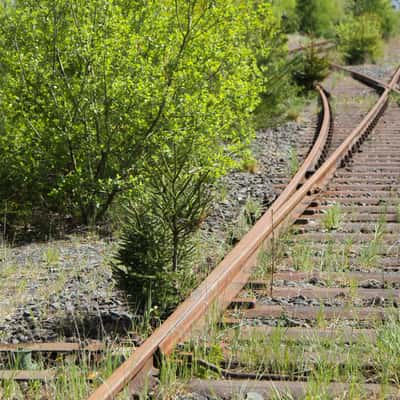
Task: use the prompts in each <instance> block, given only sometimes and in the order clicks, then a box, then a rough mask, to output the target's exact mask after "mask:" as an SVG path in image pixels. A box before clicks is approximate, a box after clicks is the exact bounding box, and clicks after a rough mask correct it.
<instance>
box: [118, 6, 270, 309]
mask: <svg viewBox="0 0 400 400" xmlns="http://www.w3.org/2000/svg"><path fill="white" fill-rule="evenodd" d="M175 5H176V6H178V8H176V14H173V15H174V16H175V17H174V19H172V21H175V23H176V25H175V26H174V25H172V27H173V28H172V29H171V27H170V28H169V35H170V37H171V36H172V37H171V40H172V43H174V42H176V41H177V40H178V39H179V37H181V35H183V36H186V37H187V42H186V46H187V50H186V51H185V52H184V54H183V58H182V63H181V66H180V69H179V73H178V74H177V75H176V79H177V80H178V79H179V82H176V91H175V94H174V96H173V97H172V98H171V102H170V107H169V108H166V109H165V112H164V115H163V123H164V125H163V127H162V130H160V133H161V134H160V135H159V136H158V137H157V144H158V147H157V149H156V151H154V152H153V153H152V154H151V156H150V157H148V158H147V159H146V160H145V161H144V163H143V171H142V172H143V174H142V177H141V184H142V186H143V190H141V192H140V194H141V195H140V196H135V194H134V195H133V196H132V198H133V200H132V202H131V203H130V206H129V209H130V211H129V215H133V216H134V218H130V220H129V221H128V222H127V224H126V225H125V228H124V230H123V236H122V242H121V247H120V249H119V251H118V255H117V260H118V263H117V265H116V266H115V267H114V272H115V276H116V277H117V280H118V282H119V283H120V286H121V287H123V288H124V289H125V290H127V291H128V292H129V293H130V294H131V295H132V298H133V299H134V301H135V303H136V304H137V305H139V306H140V307H144V308H146V307H148V304H147V302H148V301H150V300H151V302H152V305H156V306H157V307H158V308H159V310H160V311H161V312H162V313H163V314H164V313H166V312H168V311H169V310H170V309H171V308H172V307H173V306H174V304H176V303H177V302H178V301H179V300H181V299H182V297H184V295H185V294H186V293H187V288H188V286H189V287H190V285H189V283H190V282H192V281H193V279H194V278H195V276H194V275H193V265H192V264H191V263H190V259H191V255H192V252H193V250H194V247H193V234H194V232H195V231H196V230H197V229H198V227H199V226H200V223H201V221H202V220H203V219H204V217H205V216H206V213H207V209H208V207H209V206H210V203H211V200H212V197H211V194H210V193H211V192H210V188H211V187H212V185H213V184H214V183H215V181H216V180H217V179H218V178H219V177H220V176H221V175H222V174H223V173H224V172H225V171H226V170H227V169H229V168H230V167H232V166H233V165H234V162H233V159H234V158H236V159H237V158H238V156H239V151H241V150H242V149H243V148H244V147H247V144H248V142H249V140H250V138H251V137H252V134H253V128H252V123H251V121H252V118H253V117H252V113H253V111H254V109H255V107H256V106H257V104H258V102H259V100H260V98H259V94H260V92H261V91H263V90H264V85H265V84H266V82H267V75H268V72H271V70H272V64H273V62H272V58H271V59H270V58H269V56H270V54H271V52H272V49H271V47H272V45H273V43H275V42H274V40H275V39H274V38H275V34H276V32H275V30H274V29H276V28H275V27H277V24H276V22H275V19H274V17H273V16H272V12H271V9H270V7H269V6H267V5H265V4H262V3H259V4H258V2H254V3H252V4H250V5H249V4H248V3H244V2H243V3H240V4H237V2H236V1H232V2H226V1H225V2H223V3H222V2H221V3H216V2H214V1H209V2H204V1H191V2H180V3H179V2H178V3H176V4H175ZM169 14H171V11H169ZM184 29H186V30H184ZM174 35H176V37H175V39H174ZM189 66H190V68H189ZM174 87H175V86H174ZM141 232H146V233H145V234H143V235H142V233H141ZM141 237H143V243H142V244H139V243H141ZM147 237H151V238H153V239H154V240H152V241H150V242H149V241H148V239H147ZM160 237H161V238H162V239H160ZM156 239H157V240H156ZM160 241H162V243H163V246H161V247H160V249H157V250H155V249H154V247H156V243H159V242H160ZM152 242H153V243H152ZM148 246H150V247H151V249H149V251H146V248H147V247H148ZM155 252H156V254H157V256H155V255H154V254H155ZM147 255H148V257H149V258H147ZM155 258H156V260H158V261H159V262H158V261H152V260H154V259H155ZM157 271H158V272H157ZM139 288H141V289H139ZM161 288H163V289H161ZM138 293H139V294H140V295H139V298H138Z"/></svg>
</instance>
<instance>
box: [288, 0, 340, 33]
mask: <svg viewBox="0 0 400 400" xmlns="http://www.w3.org/2000/svg"><path fill="white" fill-rule="evenodd" d="M344 5H345V3H344V1H343V0H297V8H296V9H297V14H298V18H299V28H300V30H301V31H302V32H306V33H309V34H314V35H317V36H333V35H334V32H335V25H337V24H338V23H339V21H340V20H341V19H342V18H343V17H344Z"/></svg>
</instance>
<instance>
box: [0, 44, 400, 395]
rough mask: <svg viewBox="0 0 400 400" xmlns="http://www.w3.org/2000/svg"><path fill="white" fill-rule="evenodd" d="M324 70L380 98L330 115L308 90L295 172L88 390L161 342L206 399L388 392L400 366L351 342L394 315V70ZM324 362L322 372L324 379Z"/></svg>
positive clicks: (140, 374)
mask: <svg viewBox="0 0 400 400" xmlns="http://www.w3.org/2000/svg"><path fill="white" fill-rule="evenodd" d="M326 45H328V46H329V42H327V43H322V44H321V47H322V48H325V47H326ZM296 51H297V50H295V52H296ZM332 69H334V70H342V71H344V72H346V73H350V74H351V76H352V77H353V78H355V79H357V80H359V81H360V82H362V84H358V86H357V85H354V83H353V84H352V85H350V84H349V83H345V84H344V86H343V88H342V90H343V94H345V93H350V98H351V95H356V96H363V95H368V96H372V95H374V96H375V97H376V103H375V104H374V105H373V106H372V107H371V110H370V111H369V113H368V115H366V116H365V107H366V105H365V104H364V105H363V104H359V105H352V108H351V110H350V112H349V110H344V109H338V110H336V111H337V115H331V112H330V104H329V93H327V92H326V90H324V89H323V88H322V87H318V88H317V90H318V93H319V96H320V100H321V105H322V112H321V116H320V123H319V127H318V129H317V131H318V135H316V137H315V140H314V143H313V146H312V148H311V149H309V151H308V154H307V157H306V158H305V160H304V162H303V164H302V166H301V167H300V169H299V170H298V172H297V174H296V175H295V176H294V177H293V178H292V180H291V181H290V182H285V181H284V180H282V182H283V183H284V184H283V185H281V186H280V189H282V192H281V193H280V196H279V197H278V198H277V200H276V201H275V202H274V204H273V205H272V206H271V207H270V209H269V210H268V211H267V212H266V213H265V215H264V216H263V217H262V218H261V219H260V220H259V221H258V222H257V224H256V225H255V226H254V227H253V228H252V230H251V231H250V232H249V233H248V234H247V235H246V236H245V237H244V238H243V239H242V240H241V241H240V242H239V243H238V245H237V246H236V247H235V248H234V249H233V250H232V251H231V252H230V253H229V254H228V255H227V256H226V258H225V259H224V260H223V261H222V262H221V263H220V265H218V266H217V268H216V269H215V270H214V271H213V272H212V273H211V274H210V276H209V277H208V278H207V279H206V280H205V281H204V282H203V283H202V284H201V285H200V287H199V288H198V289H196V290H195V291H194V292H193V294H192V295H191V297H190V298H189V299H187V300H186V301H185V302H184V303H182V304H181V305H180V306H179V307H178V309H177V310H176V311H175V312H174V313H173V314H172V315H171V317H170V318H169V319H168V320H167V321H166V322H165V323H164V324H163V325H162V326H161V327H160V328H158V329H157V330H156V331H155V332H154V334H153V335H152V336H150V337H149V339H148V340H146V341H145V342H144V343H143V345H142V346H140V347H138V348H137V349H136V350H135V351H134V352H133V354H132V355H131V356H130V357H129V358H128V359H127V361H125V362H124V363H123V364H122V365H121V366H120V367H119V368H118V369H117V370H115V372H114V373H113V374H112V375H111V377H110V378H109V379H107V380H106V381H105V382H104V383H103V384H102V385H101V386H100V387H99V388H98V389H97V390H95V391H94V392H93V393H92V395H91V396H90V400H93V399H112V398H116V397H117V396H118V393H119V392H120V391H121V390H123V389H124V390H125V391H126V387H127V386H128V387H129V389H128V392H130V393H133V394H140V393H141V391H142V390H143V387H147V385H149V384H151V382H153V381H154V377H155V376H157V375H158V374H159V369H160V368H162V367H163V361H164V358H165V357H169V356H170V355H171V354H173V359H174V360H177V363H178V364H179V365H181V366H182V365H184V366H185V368H186V369H191V370H193V369H194V370H196V371H201V373H198V374H197V375H199V376H202V375H204V374H205V375H206V376H208V375H212V376H213V379H211V380H210V379H199V378H198V379H191V380H189V381H187V380H186V381H185V389H186V391H187V392H189V393H197V394H200V395H204V396H208V397H212V396H215V397H216V398H237V396H239V397H238V398H246V396H249V393H250V395H252V396H253V398H254V396H257V395H258V396H259V397H255V398H286V397H284V396H289V397H287V398H303V397H306V396H307V395H308V396H309V398H317V397H316V396H315V397H312V390H314V389H315V387H317V389H316V390H317V391H318V390H322V389H323V390H324V391H326V393H327V394H329V395H331V396H333V397H334V396H336V395H343V394H347V393H349V392H350V393H352V391H353V392H354V393H356V394H357V393H358V392H360V393H361V394H363V395H364V396H365V398H372V397H379V396H381V395H382V391H383V390H386V391H387V393H389V394H391V395H393V394H394V397H396V395H397V386H396V384H398V383H399V382H397V381H396V379H397V378H399V380H400V376H399V377H398V376H393V373H392V375H390V374H388V375H387V376H386V375H385V376H383V375H384V374H383V372H382V369H383V368H382V365H383V364H382V365H381V368H379V365H378V364H379V363H378V362H377V360H376V358H371V357H370V358H368V357H366V354H365V351H364V352H363V351H361V349H360V347H362V346H364V347H365V348H366V349H368V350H371V349H372V350H371V351H373V349H374V348H375V349H376V348H377V344H380V345H382V335H384V334H385V333H386V334H387V331H385V326H389V327H391V326H392V325H390V324H394V325H393V326H395V323H394V322H393V318H395V317H397V315H396V310H395V307H397V300H398V299H397V297H398V296H399V294H400V292H399V290H398V288H400V274H399V270H400V264H399V262H398V261H399V257H400V250H399V249H400V244H399V246H398V240H399V235H398V231H399V229H400V228H399V227H400V224H398V222H399V221H400V207H399V204H400V197H399V195H398V190H399V187H400V185H399V184H400V178H399V177H400V153H399V150H400V136H399V133H400V128H399V126H398V120H399V115H400V109H399V107H398V106H397V105H396V104H395V103H394V102H389V97H390V93H391V92H398V88H397V86H396V85H397V83H398V81H399V78H400V69H399V70H398V71H397V72H396V73H395V74H394V75H393V78H392V79H391V81H390V82H382V81H377V80H375V79H373V78H371V77H368V76H365V75H363V74H359V73H356V72H354V71H351V70H348V69H347V68H344V67H341V66H338V65H334V64H333V65H332ZM364 84H366V85H368V86H369V88H366V87H365V86H364ZM366 90H367V91H366ZM345 111H347V115H346V118H344V117H343V115H344V114H345ZM387 321H389V322H388V323H387V324H386V325H385V324H384V322H387ZM216 326H218V327H217V328H216ZM211 328H212V329H211ZM382 332H383V333H382ZM399 337H400V333H399ZM392 339H393V338H392ZM398 344H399V347H400V339H399V342H398ZM357 346H358V347H357ZM198 348H200V349H202V351H201V352H199V351H198V350H196V349H198ZM353 348H355V349H356V350H357V352H356V351H355V350H354V349H353ZM213 349H214V350H215V349H218V357H216V358H215V357H214V358H213V356H212V354H213ZM238 349H239V350H238ZM240 349H242V350H241V351H240ZM260 349H262V350H260ZM324 349H325V351H322V350H324ZM327 349H328V350H329V351H328V350H327ZM103 350H104V345H102V344H101V343H98V342H91V343H81V344H74V343H55V344H54V343H44V344H26V345H21V344H20V345H14V346H13V345H9V346H7V345H5V346H0V353H3V354H16V353H18V352H21V351H22V352H26V353H27V354H30V353H43V354H49V355H51V357H50V358H53V359H54V358H56V355H57V354H71V353H74V354H78V357H79V354H81V353H88V354H92V355H93V354H97V356H98V357H101V353H102V352H103ZM243 350H244V351H243ZM258 353H260V354H258ZM291 353H293V354H291ZM210 354H211V355H210ZM257 354H258V355H257ZM249 355H253V356H252V357H249ZM367 355H368V354H367ZM355 356H357V357H359V358H360V360H362V362H361V365H360V366H359V369H357V374H355V373H354V374H353V375H354V376H353V375H352V374H350V373H348V375H346V374H345V373H339V372H337V371H347V370H346V368H349V367H348V365H349V364H350V365H351V367H352V368H355V367H354V363H353V364H351V363H349V362H348V360H349V358H352V357H355ZM321 357H322V358H321ZM385 365H386V366H388V365H389V366H390V365H391V364H390V362H389V361H387V360H386V364H385ZM322 367H324V368H325V370H323V368H322ZM178 369H179V368H178ZM181 369H183V368H181ZM205 371H206V372H207V373H205ZM324 371H325V372H326V371H328V372H329V374H331V375H332V376H330V375H329V374H328V375H329V376H330V378H329V376H328V378H327V379H325V381H324V379H323V377H321V376H320V375H322V372H324ZM318 373H319V375H318ZM195 375H196V374H195ZM350 378H354V379H355V380H354V382H353V381H352V380H351V379H350ZM1 379H15V380H20V381H29V380H39V381H43V382H48V381H49V380H52V379H56V374H55V373H54V370H44V371H41V370H38V371H25V370H18V371H15V370H14V371H1V372H0V380H1ZM318 379H320V380H318ZM382 384H385V385H382ZM321 388H322V389H321ZM310 393H311V397H310ZM161 396H162V395H161ZM235 396H236V397H235ZM260 396H262V397H260ZM279 396H281V397H279ZM282 396H283V397H282ZM355 396H356V395H355ZM339 397H340V396H339ZM360 397H361V396H359V397H354V398H360ZM247 398H251V397H247ZM322 398H325V397H322ZM340 398H341V397H340ZM396 398H397V397H396ZM399 398H400V397H399Z"/></svg>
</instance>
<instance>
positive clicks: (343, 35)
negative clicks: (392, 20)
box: [338, 14, 383, 64]
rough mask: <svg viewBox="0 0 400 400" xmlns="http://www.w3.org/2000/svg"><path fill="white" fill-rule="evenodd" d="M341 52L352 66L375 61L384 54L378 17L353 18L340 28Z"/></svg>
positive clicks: (364, 15)
mask: <svg viewBox="0 0 400 400" xmlns="http://www.w3.org/2000/svg"><path fill="white" fill-rule="evenodd" d="M338 39H339V50H340V51H341V52H342V53H343V55H344V58H345V60H346V61H347V62H348V63H350V64H359V63H363V62H365V61H366V60H368V59H370V60H372V61H375V60H376V59H377V58H378V57H379V56H380V54H381V52H382V45H383V42H382V39H381V33H380V21H379V19H378V17H377V16H376V15H373V14H370V15H367V14H363V15H361V16H360V17H351V18H349V19H348V20H347V21H346V22H344V23H342V24H341V25H340V26H339V27H338Z"/></svg>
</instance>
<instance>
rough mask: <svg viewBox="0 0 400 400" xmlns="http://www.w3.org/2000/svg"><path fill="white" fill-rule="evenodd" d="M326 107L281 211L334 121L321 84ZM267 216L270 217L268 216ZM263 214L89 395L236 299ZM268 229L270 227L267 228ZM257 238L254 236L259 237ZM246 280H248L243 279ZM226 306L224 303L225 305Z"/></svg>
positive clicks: (105, 389) (111, 385) (137, 368)
mask: <svg viewBox="0 0 400 400" xmlns="http://www.w3.org/2000/svg"><path fill="white" fill-rule="evenodd" d="M317 90H318V93H319V95H320V99H321V102H322V107H323V116H322V121H321V128H320V134H319V135H318V138H317V140H316V141H315V143H314V145H313V147H312V150H311V151H310V153H309V154H308V156H307V158H306V160H305V161H304V163H303V165H302V166H301V168H300V169H299V171H298V172H297V173H296V175H295V176H294V177H293V179H292V180H291V182H290V184H289V185H288V186H287V188H286V189H285V191H284V192H283V193H282V194H281V195H280V196H279V197H278V199H277V200H276V201H275V202H274V204H273V205H272V209H274V210H278V209H279V207H281V206H282V205H283V204H285V202H287V201H288V200H289V198H290V197H291V196H292V195H293V193H294V192H295V191H296V189H297V188H298V186H299V185H300V184H301V183H302V182H303V180H304V179H305V177H306V174H307V172H308V171H311V170H312V169H313V168H315V166H316V165H317V163H318V162H319V160H320V159H321V156H322V154H323V151H324V147H325V143H326V141H327V138H328V135H329V129H330V123H331V115H330V109H329V103H328V99H327V95H326V94H325V92H324V91H323V89H322V88H321V87H317ZM267 217H268V216H267ZM265 219H266V216H264V217H263V218H262V219H261V220H260V221H259V222H258V223H257V224H256V225H255V226H254V227H253V229H252V230H251V231H250V232H249V233H248V234H247V235H246V236H245V237H244V238H243V239H242V240H241V241H240V242H239V243H238V245H237V246H236V247H234V249H233V250H232V251H231V252H230V253H229V254H228V255H227V256H226V257H225V259H224V260H223V261H222V262H221V263H220V264H219V265H218V266H217V267H216V268H215V269H214V270H213V271H212V272H211V274H210V275H209V276H208V277H207V278H206V280H205V281H203V283H202V284H201V285H200V286H199V287H198V288H197V289H196V290H195V291H194V292H193V293H192V295H191V296H190V297H189V298H188V299H187V300H185V301H184V302H183V303H182V304H181V305H180V306H179V307H178V308H177V309H176V311H175V312H174V313H173V314H172V315H171V316H170V317H169V318H168V319H167V320H166V321H165V322H164V323H163V324H162V325H161V326H160V327H159V328H158V329H157V330H156V331H155V332H154V333H153V335H151V336H150V337H149V338H148V339H147V340H146V341H145V342H144V343H143V344H142V346H140V347H139V348H138V349H137V350H136V351H135V352H134V353H133V354H132V356H130V358H129V359H128V360H127V361H126V362H125V363H123V364H122V365H121V366H120V367H119V368H118V369H117V370H116V371H115V372H114V373H113V374H112V375H111V376H110V378H109V379H107V380H106V381H105V382H104V383H103V384H102V385H101V386H100V387H99V388H98V389H97V390H96V391H95V392H94V393H93V394H92V395H91V396H90V397H89V398H90V399H91V400H94V399H111V398H113V397H114V396H115V395H116V394H117V393H118V392H119V391H120V390H122V388H123V387H124V386H125V385H126V384H127V383H128V382H129V381H131V380H132V379H134V378H135V377H136V376H137V375H138V374H139V373H141V372H143V370H144V369H146V368H148V369H150V368H151V366H152V365H153V356H154V355H155V354H156V353H157V352H159V351H161V352H162V353H163V354H165V353H169V352H170V351H171V350H172V348H173V347H174V345H175V344H176V343H177V342H178V341H179V340H180V339H181V338H182V337H183V336H185V334H186V333H187V332H188V330H189V329H190V328H191V327H192V326H193V325H194V324H195V323H196V322H197V321H198V320H199V319H200V318H201V317H202V316H203V315H204V314H205V312H206V311H207V310H208V308H209V306H210V305H211V304H212V303H213V302H214V301H215V300H216V299H217V298H218V297H219V296H220V294H221V293H223V292H224V293H225V296H224V297H225V301H224V303H227V302H229V299H231V298H234V297H235V295H236V294H237V293H238V292H239V291H240V289H241V288H242V286H243V285H238V286H236V285H235V286H236V287H235V288H234V290H233V291H232V289H230V290H229V291H230V292H232V294H229V295H228V294H227V292H226V288H227V287H228V285H229V284H230V283H231V282H232V280H233V278H234V277H235V276H236V275H237V274H238V273H239V272H240V270H241V269H243V266H244V265H246V264H247V263H248V261H249V259H250V258H251V257H252V256H253V255H254V252H255V251H256V250H257V248H258V247H259V244H260V242H263V240H264V238H265V236H267V234H268V233H269V232H270V229H268V228H270V227H268V226H264V225H265ZM266 228H267V230H266ZM260 236H261V238H259V239H257V241H254V238H255V237H260ZM256 243H257V244H256ZM243 283H245V282H243ZM223 306H224V305H222V307H223Z"/></svg>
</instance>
